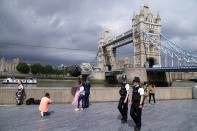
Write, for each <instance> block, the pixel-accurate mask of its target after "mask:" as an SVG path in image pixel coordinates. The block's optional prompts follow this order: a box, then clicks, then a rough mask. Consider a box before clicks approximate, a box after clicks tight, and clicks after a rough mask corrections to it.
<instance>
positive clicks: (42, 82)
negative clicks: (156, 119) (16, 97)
mask: <svg viewBox="0 0 197 131" xmlns="http://www.w3.org/2000/svg"><path fill="white" fill-rule="evenodd" d="M2 81H3V79H0V83H1V84H0V87H16V84H2ZM76 83H77V81H76V80H47V79H38V83H37V84H33V85H29V84H28V85H26V84H24V86H25V87H49V88H50V87H65V88H68V87H74V86H75V85H76ZM119 86H120V85H119V84H108V83H107V82H99V83H94V82H93V84H92V87H119ZM193 86H197V82H193V81H174V82H173V83H172V87H193Z"/></svg>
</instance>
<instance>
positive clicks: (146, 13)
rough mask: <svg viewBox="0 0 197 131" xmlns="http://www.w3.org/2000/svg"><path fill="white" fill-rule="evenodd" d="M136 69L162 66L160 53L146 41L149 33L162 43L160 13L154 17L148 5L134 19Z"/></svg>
mask: <svg viewBox="0 0 197 131" xmlns="http://www.w3.org/2000/svg"><path fill="white" fill-rule="evenodd" d="M132 29H133V45H134V67H147V66H149V67H152V66H153V65H156V64H158V65H161V60H160V59H161V55H160V51H159V50H157V48H156V47H154V45H153V44H151V42H150V41H149V40H147V39H146V37H145V36H144V34H143V32H147V33H148V34H149V35H150V36H151V37H152V38H154V39H155V40H156V41H157V43H160V32H161V18H160V16H159V13H158V14H157V15H156V16H154V15H153V14H152V13H151V11H150V8H149V6H148V5H144V6H143V8H142V9H141V10H140V13H139V14H136V15H135V14H134V15H133V18H132Z"/></svg>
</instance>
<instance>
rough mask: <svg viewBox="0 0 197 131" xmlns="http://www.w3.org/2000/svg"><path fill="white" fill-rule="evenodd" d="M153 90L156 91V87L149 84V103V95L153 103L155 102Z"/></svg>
mask: <svg viewBox="0 0 197 131" xmlns="http://www.w3.org/2000/svg"><path fill="white" fill-rule="evenodd" d="M155 92H156V87H155V85H154V84H150V86H149V103H151V97H153V101H154V104H155V103H156V101H155Z"/></svg>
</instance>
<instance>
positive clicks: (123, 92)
mask: <svg viewBox="0 0 197 131" xmlns="http://www.w3.org/2000/svg"><path fill="white" fill-rule="evenodd" d="M122 80H123V82H122V85H121V89H120V91H119V94H120V100H119V103H118V110H119V111H120V114H121V115H122V119H121V120H122V123H126V122H127V113H128V96H129V88H130V86H129V84H127V83H126V75H123V76H122Z"/></svg>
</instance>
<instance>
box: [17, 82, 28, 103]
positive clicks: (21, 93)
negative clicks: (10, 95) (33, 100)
mask: <svg viewBox="0 0 197 131" xmlns="http://www.w3.org/2000/svg"><path fill="white" fill-rule="evenodd" d="M25 99H26V92H25V88H24V86H23V83H22V81H18V84H17V91H16V100H17V105H21V104H23V101H24V100H25Z"/></svg>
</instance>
